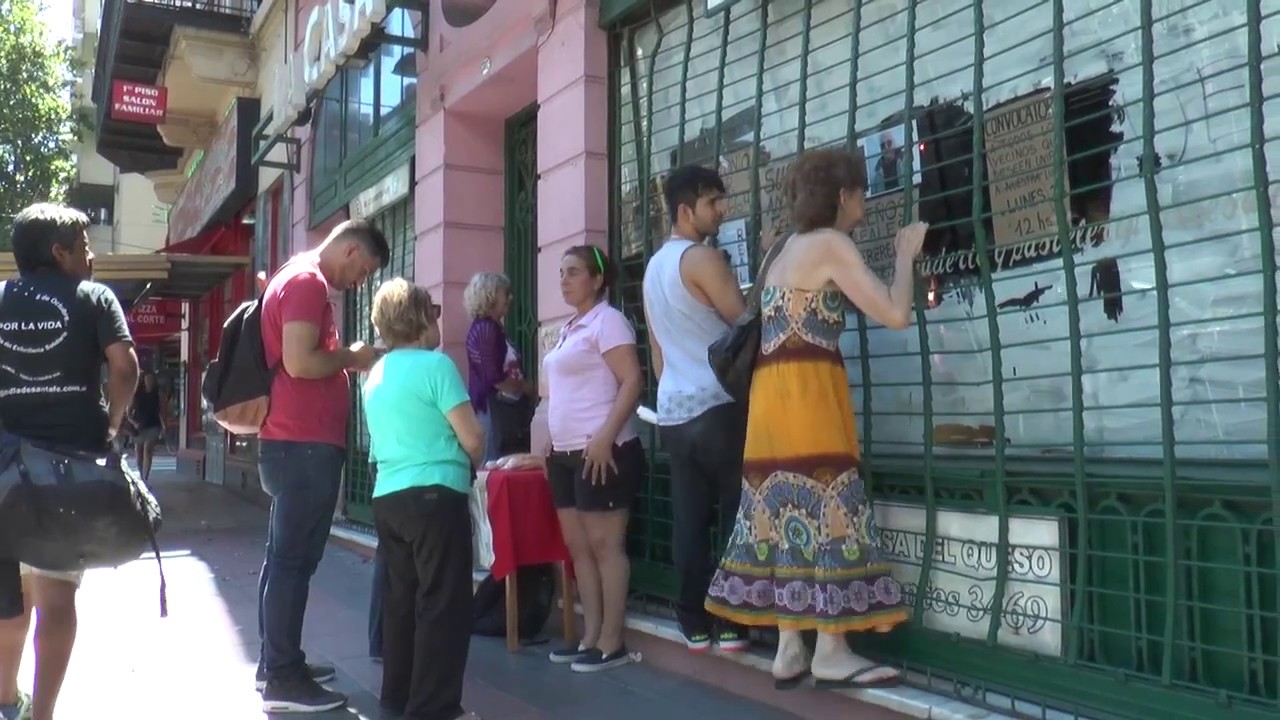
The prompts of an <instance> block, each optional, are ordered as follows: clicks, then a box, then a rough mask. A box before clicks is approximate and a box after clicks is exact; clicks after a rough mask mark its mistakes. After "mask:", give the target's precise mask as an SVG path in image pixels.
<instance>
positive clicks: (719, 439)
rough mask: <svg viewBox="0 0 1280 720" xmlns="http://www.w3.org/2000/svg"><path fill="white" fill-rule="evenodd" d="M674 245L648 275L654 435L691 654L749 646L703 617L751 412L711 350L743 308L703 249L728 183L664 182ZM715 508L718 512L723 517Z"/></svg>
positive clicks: (738, 482)
mask: <svg viewBox="0 0 1280 720" xmlns="http://www.w3.org/2000/svg"><path fill="white" fill-rule="evenodd" d="M665 195H666V201H667V210H668V212H669V213H670V214H671V225H672V228H671V237H670V238H669V239H668V240H667V241H666V243H665V244H664V245H663V246H662V248H661V249H659V250H658V252H656V253H654V255H653V257H652V258H650V260H649V264H648V266H647V267H646V268H645V273H644V315H645V324H646V326H647V327H648V333H649V350H650V352H651V354H652V364H653V370H654V374H655V375H656V376H657V378H658V407H657V415H658V431H659V434H660V436H661V439H662V447H663V448H664V449H665V450H666V451H667V452H668V453H669V455H670V458H671V509H672V516H673V517H672V519H673V523H672V554H673V556H674V559H675V565H676V577H677V579H678V581H679V584H680V591H679V599H678V601H677V603H676V612H677V615H678V618H679V621H680V629H681V631H682V632H683V633H684V638H685V642H686V643H687V644H688V646H689V649H690V650H692V651H694V652H705V651H706V650H709V649H710V648H711V645H712V643H713V642H714V643H716V644H718V645H719V647H720V649H721V650H729V651H741V650H745V649H746V647H747V636H746V632H745V629H743V628H740V627H736V626H725V625H723V624H721V625H720V626H719V627H718V628H717V627H715V626H713V624H712V620H711V616H710V615H709V614H708V613H707V611H706V610H705V609H704V602H705V600H706V597H707V587H708V586H709V585H710V583H711V577H712V574H713V573H714V571H715V567H716V563H717V561H718V560H719V558H718V557H717V555H718V553H719V550H720V549H721V547H722V546H723V545H722V544H717V545H712V543H711V528H712V523H713V520H714V519H716V518H717V517H718V518H719V521H720V527H721V528H722V532H724V533H728V532H731V531H732V529H733V524H734V522H735V521H736V519H737V514H738V501H739V498H740V497H741V493H742V451H743V445H744V444H745V442H746V425H747V418H746V411H745V408H744V407H742V406H741V405H739V404H737V403H735V402H734V401H733V399H732V398H731V397H729V394H728V393H726V392H725V391H724V388H723V387H721V386H720V383H719V381H717V380H716V377H715V374H714V373H712V371H711V365H710V363H709V362H708V361H707V348H708V346H710V345H711V344H712V343H713V342H715V341H716V340H718V339H719V338H720V337H721V336H722V335H724V333H725V332H727V331H728V329H729V326H730V324H731V323H733V322H735V321H736V320H737V319H738V317H739V316H740V315H742V313H743V311H744V310H745V309H746V305H745V303H744V302H743V299H742V292H741V290H740V289H739V288H738V280H737V277H736V276H735V275H734V273H733V270H732V269H731V268H730V267H729V263H728V262H727V260H726V259H725V257H724V254H723V253H722V252H720V251H719V250H716V249H715V248H712V247H710V246H708V245H707V244H705V241H706V239H707V238H711V237H715V236H716V235H717V234H718V233H719V231H720V222H721V220H723V218H724V214H725V210H726V202H725V187H724V181H723V180H721V179H720V175H719V174H718V173H717V172H716V171H715V170H711V169H709V168H705V167H700V166H696V165H690V166H686V167H682V168H679V169H677V170H675V171H673V172H672V173H671V174H670V175H669V176H667V179H666V190H665ZM717 506H718V512H717Z"/></svg>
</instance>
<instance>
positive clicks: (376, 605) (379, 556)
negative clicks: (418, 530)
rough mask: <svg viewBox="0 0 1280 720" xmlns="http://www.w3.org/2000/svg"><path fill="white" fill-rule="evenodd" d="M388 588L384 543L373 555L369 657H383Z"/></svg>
mask: <svg viewBox="0 0 1280 720" xmlns="http://www.w3.org/2000/svg"><path fill="white" fill-rule="evenodd" d="M386 590H387V553H386V551H385V550H384V549H383V546H382V543H378V550H377V552H376V553H374V556H373V589H372V592H370V593H369V657H371V658H381V657H382V598H383V596H384V595H385V594H386Z"/></svg>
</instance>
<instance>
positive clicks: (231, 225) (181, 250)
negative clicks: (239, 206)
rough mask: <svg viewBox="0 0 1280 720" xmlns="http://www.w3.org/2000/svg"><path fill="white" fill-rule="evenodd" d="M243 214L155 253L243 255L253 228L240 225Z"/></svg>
mask: <svg viewBox="0 0 1280 720" xmlns="http://www.w3.org/2000/svg"><path fill="white" fill-rule="evenodd" d="M247 212H248V210H246V211H245V213H247ZM245 213H239V214H237V215H236V216H235V217H234V218H232V219H231V220H228V221H227V222H224V223H216V224H214V225H210V226H209V227H208V228H205V230H204V231H203V232H201V233H199V234H197V235H195V236H194V237H190V238H187V239H185V240H180V241H178V242H174V243H170V244H168V245H166V246H164V247H163V248H161V249H159V250H157V251H156V252H158V253H168V254H170V255H243V254H244V253H246V252H248V251H249V249H250V246H251V245H252V243H253V226H252V225H244V224H242V223H241V219H242V218H243V217H244V214H245ZM168 239H169V240H172V238H168Z"/></svg>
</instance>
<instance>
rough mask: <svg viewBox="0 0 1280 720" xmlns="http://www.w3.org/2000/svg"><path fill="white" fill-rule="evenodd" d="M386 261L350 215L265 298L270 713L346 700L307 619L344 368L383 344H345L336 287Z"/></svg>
mask: <svg viewBox="0 0 1280 720" xmlns="http://www.w3.org/2000/svg"><path fill="white" fill-rule="evenodd" d="M390 257H391V252H390V249H389V248H388V247H387V239H386V238H385V237H384V236H383V234H382V232H381V231H379V230H378V229H377V228H376V227H374V226H373V225H371V224H369V223H367V222H365V221H360V220H353V221H348V222H344V223H341V224H339V225H338V226H337V227H335V228H334V229H333V232H331V233H329V236H328V237H327V238H325V240H324V242H322V243H321V244H320V246H319V247H317V248H315V249H314V250H309V251H307V252H303V253H300V254H298V255H295V256H294V257H293V258H292V259H290V260H289V261H288V262H287V263H285V265H284V266H283V267H281V268H280V270H279V271H277V272H276V274H275V276H274V277H272V278H271V280H270V281H269V282H268V283H267V288H266V290H265V291H264V293H263V296H262V345H263V349H264V350H265V352H266V360H267V365H268V366H269V367H274V368H276V371H275V378H274V380H273V381H272V384H271V410H270V412H269V413H268V415H267V419H266V422H265V423H264V424H263V426H262V431H261V432H260V433H259V434H258V438H259V442H258V473H259V476H260V477H261V480H262V489H263V490H265V491H266V492H267V494H268V495H270V496H271V520H270V525H269V526H268V528H267V549H266V559H265V561H264V562H263V564H262V576H261V578H260V581H259V585H258V634H259V637H260V639H261V641H262V648H261V656H260V659H259V661H258V673H257V684H258V687H259V688H260V689H262V705H263V710H264V712H277V713H309V712H324V711H326V710H332V709H334V708H338V707H341V706H343V705H344V704H346V701H347V698H346V696H345V695H342V694H341V693H338V692H333V691H331V690H327V689H325V688H323V687H321V685H320V683H322V682H325V681H327V680H330V679H332V678H333V676H334V669H333V668H332V667H327V666H321V665H308V664H307V662H306V655H305V653H303V651H302V620H303V615H304V614H305V612H306V609H307V593H308V590H309V587H310V584H311V576H312V575H314V574H315V571H316V567H317V566H318V565H319V564H320V559H321V557H322V556H323V555H324V548H325V544H326V543H327V542H328V540H329V530H330V527H331V525H332V524H333V511H334V508H335V507H336V506H337V502H338V488H339V486H340V485H341V481H342V466H343V464H344V462H345V461H346V443H347V418H348V415H349V414H350V402H351V395H350V389H351V388H350V384H349V380H348V377H347V372H348V371H349V370H357V371H363V370H367V369H368V368H369V367H370V366H371V365H373V362H374V360H376V359H377V351H376V350H375V349H374V348H373V346H371V345H366V344H364V343H360V342H357V343H354V344H352V345H351V346H350V347H346V348H344V347H342V346H341V345H340V343H339V341H338V329H337V325H336V324H335V322H334V316H333V307H332V306H331V305H330V304H329V294H330V293H331V292H333V291H339V292H341V291H347V290H353V289H355V288H358V287H360V286H361V285H363V284H364V282H365V281H366V280H367V279H368V278H369V276H370V275H371V274H373V273H374V272H375V271H376V270H378V268H380V267H385V266H386V264H387V262H388V261H389V260H390Z"/></svg>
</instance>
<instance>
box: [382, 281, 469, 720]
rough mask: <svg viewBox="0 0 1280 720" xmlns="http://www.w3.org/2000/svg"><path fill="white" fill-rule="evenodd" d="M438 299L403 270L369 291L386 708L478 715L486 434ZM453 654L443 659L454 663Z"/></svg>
mask: <svg viewBox="0 0 1280 720" xmlns="http://www.w3.org/2000/svg"><path fill="white" fill-rule="evenodd" d="M439 317H440V306H439V305H435V304H434V303H433V302H432V300H431V294H430V293H428V292H427V291H426V289H425V288H420V287H416V286H414V285H411V284H410V283H408V282H406V281H405V280H403V279H400V278H396V279H395V280H388V281H387V282H385V283H383V285H382V287H380V288H379V289H378V292H377V294H376V295H374V298H373V313H372V320H373V326H374V328H375V329H376V330H377V331H378V335H379V337H381V338H382V341H383V343H384V344H385V345H386V346H387V348H388V349H389V352H387V353H386V354H385V355H384V356H383V357H382V359H380V360H378V362H377V363H376V364H374V366H373V368H372V369H371V370H370V371H369V376H368V378H367V379H366V380H365V382H364V387H363V388H362V393H361V394H362V397H363V400H364V413H365V420H366V422H367V423H368V426H369V448H370V450H369V461H370V462H371V463H373V464H374V466H375V470H376V471H375V478H376V480H375V481H374V482H375V484H374V489H373V520H374V525H375V526H376V527H377V530H378V547H379V550H380V551H382V553H383V555H384V557H385V558H386V567H387V585H386V588H385V594H384V596H383V603H382V613H383V620H382V626H383V635H382V660H383V671H382V697H381V705H382V707H383V709H386V710H389V711H391V712H393V713H397V714H402V715H404V716H406V717H422V718H463V717H470V716H469V715H468V714H467V713H466V712H465V711H463V709H462V683H463V671H464V670H465V668H466V666H467V652H468V649H469V647H470V643H471V592H472V588H471V569H472V558H471V515H470V512H469V510H468V506H467V496H468V493H469V492H470V488H471V468H472V466H473V465H474V466H478V465H479V463H480V458H481V453H482V452H483V451H484V432H483V430H481V428H480V423H479V421H478V420H477V419H476V415H475V412H474V411H473V410H472V409H471V399H470V397H469V395H468V394H467V388H466V386H465V385H464V384H463V382H462V376H461V374H459V372H458V368H457V366H455V365H454V364H453V360H451V359H450V358H449V357H448V356H447V355H445V354H443V353H441V352H439V351H437V350H436V349H435V348H436V347H438V346H439V344H440V330H439V327H438V320H439ZM446 660H447V661H446Z"/></svg>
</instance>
